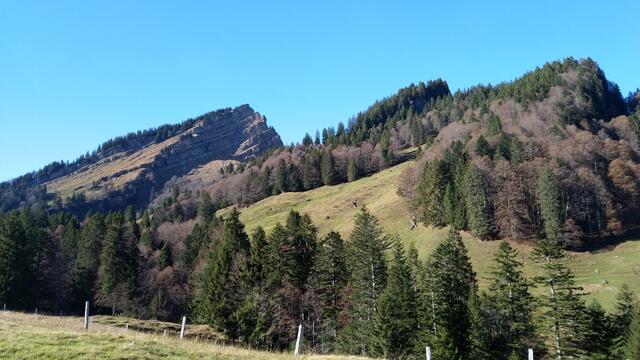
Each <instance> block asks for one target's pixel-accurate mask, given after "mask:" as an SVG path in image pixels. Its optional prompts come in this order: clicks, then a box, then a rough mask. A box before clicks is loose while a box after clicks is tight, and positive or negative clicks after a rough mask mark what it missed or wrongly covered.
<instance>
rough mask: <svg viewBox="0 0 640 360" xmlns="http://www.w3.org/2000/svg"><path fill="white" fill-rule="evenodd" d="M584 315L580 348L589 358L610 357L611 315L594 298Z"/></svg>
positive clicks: (596, 359) (603, 359)
mask: <svg viewBox="0 0 640 360" xmlns="http://www.w3.org/2000/svg"><path fill="white" fill-rule="evenodd" d="M584 317H585V326H584V330H583V334H582V338H583V340H582V341H583V342H582V347H581V350H583V351H584V352H585V353H586V354H588V356H589V358H590V359H594V360H606V359H611V357H612V356H611V350H612V344H613V335H614V333H613V326H612V325H613V323H612V321H611V317H610V316H609V314H607V313H606V312H605V311H604V309H603V308H602V305H600V303H598V302H597V301H595V300H594V301H593V302H591V303H590V304H589V305H588V306H587V307H586V308H585V312H584Z"/></svg>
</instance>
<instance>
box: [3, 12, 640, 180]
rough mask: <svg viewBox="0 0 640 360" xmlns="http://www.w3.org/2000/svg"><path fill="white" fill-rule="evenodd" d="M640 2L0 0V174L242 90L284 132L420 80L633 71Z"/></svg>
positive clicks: (622, 81)
mask: <svg viewBox="0 0 640 360" xmlns="http://www.w3.org/2000/svg"><path fill="white" fill-rule="evenodd" d="M638 14H640V2H639V1H637V0H628V1H607V2H596V1H570V0H563V1H495V2H479V1H468V2H465V1H456V2H454V1H425V0H423V1H388V2H376V1H347V0H342V1H326V0H325V1H275V0H273V1H254V2H252V1H236V0H234V1H220V2H217V1H202V2H197V1H40V2H34V1H27V0H16V1H12V0H3V1H1V2H0V180H6V179H9V178H13V177H15V176H17V175H20V174H22V173H25V172H27V171H30V170H34V169H37V168H40V167H42V166H43V165H45V164H46V163H49V162H51V161H53V160H72V159H75V158H76V157H77V156H78V155H80V154H82V153H84V152H86V151H88V150H92V149H94V148H95V147H96V146H97V145H98V144H99V143H101V142H102V141H104V140H107V139H108V138H111V137H114V136H117V135H121V134H124V133H126V132H129V131H134V130H138V129H146V128H149V127H154V126H157V125H160V124H164V123H175V122H179V121H182V120H184V119H186V118H189V117H193V116H196V115H199V114H202V113H204V112H207V111H209V110H214V109H218V108H222V107H228V106H236V105H240V104H243V103H248V104H250V105H251V106H253V107H254V109H256V110H257V111H259V112H261V113H263V114H264V115H266V116H267V118H268V120H269V123H270V124H271V125H273V126H274V127H275V128H276V130H277V131H278V132H279V133H280V134H281V136H282V137H283V140H284V141H285V142H287V143H289V142H293V141H299V139H301V138H302V136H303V135H304V133H305V132H309V133H313V132H314V131H315V129H317V128H322V127H325V126H328V125H335V124H337V122H338V121H344V120H346V119H348V118H349V116H351V115H354V114H356V113H357V112H358V111H360V110H363V109H365V108H366V107H367V106H368V105H370V104H371V103H372V102H373V101H375V100H376V99H379V98H382V97H384V96H387V95H390V94H392V93H394V92H395V91H396V90H397V89H398V88H400V87H402V86H406V85H408V84H410V83H411V82H418V81H421V80H422V81H426V80H429V79H434V78H439V77H440V78H443V79H445V80H447V81H448V82H449V86H450V87H451V88H452V89H457V88H465V87H468V86H471V85H474V84H477V83H480V82H482V83H487V82H492V83H497V82H500V81H504V80H510V79H512V78H514V77H516V76H519V75H521V74H522V73H524V72H525V71H527V70H531V69H533V68H535V67H536V66H538V65H542V64H544V63H545V62H546V61H550V60H554V59H558V58H563V57H566V56H573V57H576V58H580V57H587V56H590V57H592V58H594V59H595V60H596V61H598V62H599V64H600V66H601V67H602V68H603V69H604V70H605V72H606V74H607V76H608V77H609V78H610V79H611V80H613V81H616V82H617V83H618V84H619V85H620V87H621V89H622V91H623V93H624V94H625V95H626V93H627V92H628V91H630V90H632V89H635V88H637V87H639V86H640V40H639V39H640V26H638V21H639V18H638Z"/></svg>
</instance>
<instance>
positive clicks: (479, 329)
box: [467, 289, 492, 360]
mask: <svg viewBox="0 0 640 360" xmlns="http://www.w3.org/2000/svg"><path fill="white" fill-rule="evenodd" d="M468 306H469V310H468V311H469V324H470V327H469V355H468V357H467V358H468V359H470V360H485V359H490V358H491V357H492V356H491V354H490V352H489V350H490V349H489V348H490V344H489V343H490V339H489V333H488V331H487V328H488V323H487V320H486V318H485V314H484V312H483V305H482V300H481V298H480V296H478V293H477V290H475V289H474V291H472V293H471V295H470V298H469V305H468Z"/></svg>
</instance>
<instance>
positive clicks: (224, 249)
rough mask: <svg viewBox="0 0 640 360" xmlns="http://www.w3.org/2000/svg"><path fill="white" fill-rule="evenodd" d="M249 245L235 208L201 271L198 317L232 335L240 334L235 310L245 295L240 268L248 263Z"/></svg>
mask: <svg viewBox="0 0 640 360" xmlns="http://www.w3.org/2000/svg"><path fill="white" fill-rule="evenodd" d="M249 246H250V245H249V238H248V236H247V234H246V233H245V232H244V225H243V224H242V223H241V222H240V215H239V213H238V212H237V211H235V210H234V211H233V212H232V213H231V215H230V216H229V217H228V218H227V219H225V221H224V231H223V234H222V239H221V240H220V244H219V246H218V249H217V252H216V253H214V254H212V256H211V258H210V260H209V263H208V264H207V267H206V269H205V271H204V273H203V275H202V279H201V282H200V289H199V291H200V292H199V295H198V298H197V300H196V309H195V310H196V313H197V319H198V320H200V321H203V322H205V323H207V324H209V325H211V326H214V327H216V328H219V329H221V330H223V331H224V332H225V334H226V335H227V336H229V338H231V339H236V338H237V337H238V322H237V318H236V316H237V313H236V312H237V311H238V309H239V307H240V305H241V304H242V301H241V300H242V297H243V293H242V291H241V290H242V289H241V287H242V285H243V284H241V283H240V282H241V280H242V279H241V277H240V274H238V272H239V271H241V270H242V269H243V267H244V266H246V258H247V255H248V254H249V251H250V248H249Z"/></svg>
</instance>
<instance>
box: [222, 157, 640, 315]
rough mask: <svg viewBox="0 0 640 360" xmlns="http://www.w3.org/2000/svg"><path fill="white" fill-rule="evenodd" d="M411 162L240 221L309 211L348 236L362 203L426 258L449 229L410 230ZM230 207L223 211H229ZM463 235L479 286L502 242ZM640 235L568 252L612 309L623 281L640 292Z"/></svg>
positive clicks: (249, 223) (264, 207) (249, 211)
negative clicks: (404, 186)
mask: <svg viewBox="0 0 640 360" xmlns="http://www.w3.org/2000/svg"><path fill="white" fill-rule="evenodd" d="M412 165H413V162H405V163H402V164H400V165H397V166H395V167H392V168H390V169H387V170H384V171H382V172H380V173H377V174H375V175H372V176H370V177H366V178H363V179H360V180H357V181H354V182H351V183H346V184H340V185H336V186H323V187H321V188H318V189H314V190H310V191H307V192H298V193H285V194H281V195H278V196H273V197H269V198H267V199H264V200H262V201H260V202H258V203H256V204H254V205H252V206H250V207H248V208H245V209H241V216H240V218H241V220H242V221H243V222H244V223H245V224H246V228H247V230H248V231H251V230H253V229H254V228H256V227H257V226H258V225H261V226H263V227H264V228H265V229H266V230H267V231H268V230H270V229H271V228H273V226H274V225H275V224H276V223H278V222H284V221H285V220H286V217H287V214H288V212H289V211H290V210H291V209H293V210H296V211H299V212H302V213H308V214H309V215H310V216H311V218H312V219H313V221H314V223H315V224H316V226H318V229H319V232H320V234H321V235H323V234H326V233H327V232H329V231H331V230H336V231H339V232H340V233H341V234H342V235H343V236H344V237H345V238H346V237H348V235H349V233H350V231H351V229H352V228H353V218H354V216H355V214H356V213H357V211H358V209H356V208H354V206H353V201H356V202H357V204H358V206H361V205H366V206H367V208H368V209H369V210H370V211H371V212H372V213H373V214H374V215H376V216H377V217H378V218H379V219H380V223H381V224H382V226H383V227H384V228H385V230H386V231H387V232H388V233H389V234H392V235H398V236H399V237H400V238H401V240H402V241H403V242H404V243H405V244H409V243H414V244H415V246H416V248H417V249H418V250H419V252H420V254H421V256H422V257H423V258H426V256H427V255H428V254H429V253H430V252H431V251H432V250H433V249H434V248H435V246H436V245H437V244H438V243H439V242H440V241H441V240H442V239H443V238H444V237H445V236H446V234H447V230H446V229H432V228H427V227H424V226H422V225H419V226H418V227H417V228H416V229H414V230H410V224H411V213H410V212H409V210H408V208H407V206H406V203H405V200H404V199H403V198H402V197H401V196H400V195H398V193H397V189H398V182H399V180H400V174H401V173H402V171H403V170H404V169H405V168H406V167H407V166H412ZM228 211H230V210H229V209H225V210H222V211H221V212H220V213H221V214H225V213H228ZM463 238H464V241H465V244H466V245H467V248H468V249H469V255H470V257H471V261H472V263H473V266H474V268H475V270H476V272H477V273H478V281H479V284H480V286H481V287H482V286H484V285H485V284H486V283H487V278H488V276H489V272H490V266H491V259H492V257H493V254H494V252H495V250H496V249H497V247H498V245H499V242H498V241H480V240H478V239H475V238H473V237H472V236H470V235H469V234H463ZM638 240H640V239H633V238H628V239H624V241H622V242H621V243H620V244H619V245H617V246H615V247H613V248H610V249H606V250H600V251H597V252H593V253H589V252H580V253H569V263H570V265H571V267H572V269H573V270H574V271H575V274H576V279H577V281H578V283H579V285H581V286H583V287H584V288H585V290H587V291H589V297H590V298H595V299H597V300H598V301H600V302H601V303H602V304H603V305H604V306H605V307H606V308H608V309H611V308H612V306H613V304H614V302H615V296H616V293H617V290H618V289H619V287H620V286H621V285H622V284H623V283H627V284H629V286H631V288H632V289H633V290H634V291H636V293H640V241H638ZM511 244H512V245H513V246H514V247H515V248H517V249H518V250H519V251H520V254H521V260H522V261H523V263H524V264H525V272H526V273H527V274H528V275H530V276H531V275H534V274H536V272H537V267H536V266H535V265H534V264H533V262H532V261H531V259H530V257H529V254H530V252H531V247H530V246H529V245H526V244H521V243H516V242H511Z"/></svg>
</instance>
